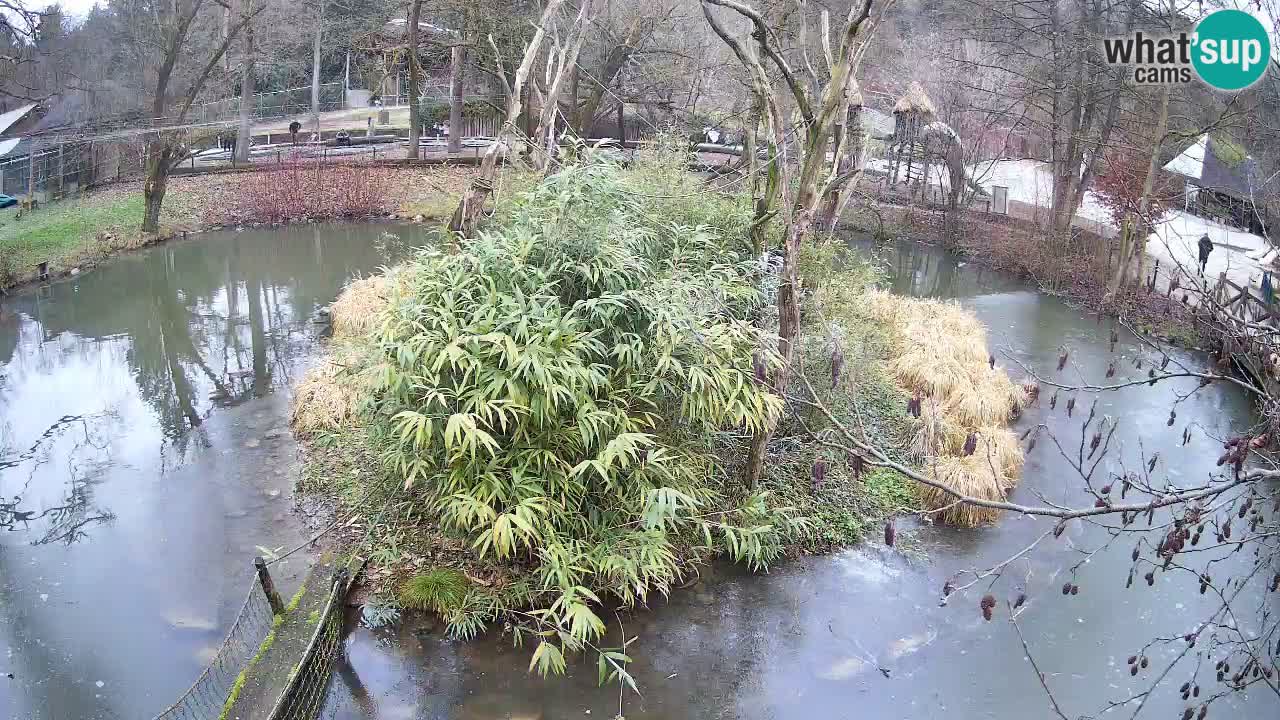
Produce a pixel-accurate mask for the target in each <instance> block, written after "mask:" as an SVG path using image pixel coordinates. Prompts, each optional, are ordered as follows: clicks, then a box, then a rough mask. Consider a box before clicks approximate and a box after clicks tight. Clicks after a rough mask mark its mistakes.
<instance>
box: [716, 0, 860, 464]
mask: <svg viewBox="0 0 1280 720" xmlns="http://www.w3.org/2000/svg"><path fill="white" fill-rule="evenodd" d="M713 5H714V6H718V7H721V8H725V9H728V10H731V11H733V12H734V13H736V14H737V15H738V16H740V17H741V18H743V19H745V20H747V21H748V22H749V23H750V27H751V33H750V36H749V37H750V40H751V41H753V42H751V43H748V42H746V41H744V40H742V39H738V38H736V37H734V35H732V34H731V33H730V32H729V31H728V30H726V29H725V28H724V26H723V25H722V24H721V23H720V21H719V20H718V19H717V18H716V15H715V13H714V12H713V11H712V9H711V6H713ZM871 6H872V0H864V1H863V2H857V3H854V4H853V6H852V7H851V8H850V9H849V12H848V15H847V16H846V18H845V20H844V23H843V27H841V28H840V31H839V33H838V35H837V36H836V42H835V43H834V44H833V43H832V40H831V37H830V35H829V34H826V35H825V36H824V37H822V45H823V47H824V48H827V49H829V52H825V53H824V54H825V55H826V56H828V57H829V58H830V59H831V62H830V69H829V72H828V76H827V78H825V82H822V81H821V80H820V79H819V78H818V76H817V74H816V73H811V76H812V77H811V78H810V80H811V81H812V89H810V88H809V87H808V86H807V85H808V83H806V82H805V81H804V80H803V78H802V77H801V76H800V75H799V74H798V73H797V72H796V71H795V70H793V69H792V67H791V64H790V63H789V62H788V61H787V59H786V58H785V57H784V56H783V54H782V52H781V50H780V44H779V38H778V33H777V32H776V30H775V28H773V27H772V26H771V25H770V23H769V22H768V21H767V20H766V19H765V16H764V15H762V14H761V13H760V12H759V11H758V10H756V9H755V8H754V7H751V6H749V5H746V4H743V3H741V2H738V1H737V0H702V8H703V14H704V16H705V17H706V19H707V22H708V23H709V24H710V25H711V27H712V29H713V30H714V31H715V33H716V35H718V36H719V37H720V38H721V40H723V41H724V43H725V44H726V45H728V46H729V48H730V49H731V50H732V51H733V53H734V55H735V56H737V58H738V59H739V61H740V62H742V64H743V65H744V66H746V68H747V69H748V71H749V72H750V73H751V77H752V84H753V87H754V89H755V93H756V95H757V97H759V98H760V100H761V101H762V102H763V104H764V107H765V108H766V110H765V117H766V122H767V124H768V126H770V127H769V131H768V140H767V142H766V150H767V151H768V152H769V153H770V156H771V158H772V160H771V162H770V168H769V172H770V173H771V174H773V175H776V177H777V184H776V188H777V192H778V193H779V194H784V193H785V194H788V196H787V197H786V198H785V199H783V200H782V206H781V208H780V210H781V214H782V216H783V222H784V229H783V248H782V271H781V276H780V278H779V289H778V353H779V355H780V356H781V357H782V358H783V360H784V363H783V365H782V367H781V368H780V369H778V370H777V371H775V373H774V375H773V377H772V378H770V379H769V381H770V384H771V385H772V386H773V387H774V388H775V389H776V390H777V391H778V392H784V391H785V390H786V387H787V384H788V381H789V380H790V376H791V371H790V366H791V361H792V358H793V356H794V347H795V344H796V342H797V341H798V339H799V334H800V304H799V302H800V299H799V298H800V277H799V268H798V262H799V257H798V256H799V253H800V247H801V245H802V244H803V243H804V242H805V241H806V240H807V239H808V238H809V237H810V236H811V235H812V233H813V230H814V227H813V226H814V216H815V213H816V211H817V208H818V203H819V202H820V201H821V199H822V196H823V190H824V188H825V185H826V183H822V182H821V181H822V179H823V173H824V170H825V169H826V167H827V145H828V141H829V139H830V137H831V133H832V131H833V128H834V125H835V121H836V117H837V114H838V112H839V110H840V109H841V108H842V107H843V108H846V109H847V108H848V106H849V103H850V102H851V100H850V99H849V92H850V89H851V87H852V86H853V85H854V83H853V80H852V78H853V77H854V76H855V75H856V69H857V61H858V58H859V57H860V52H859V48H860V46H861V39H862V37H861V33H862V32H863V30H864V29H865V27H864V25H865V24H866V23H867V21H868V19H869V18H870V17H871ZM823 15H824V16H825V13H823ZM828 26H829V22H825V21H824V22H823V23H822V28H823V29H824V30H825V29H826V28H827V27H828ZM766 61H767V62H769V63H770V64H771V65H772V67H773V68H774V69H775V70H776V72H777V73H778V74H779V75H780V76H781V79H782V80H783V81H784V83H785V86H786V88H787V92H788V93H789V98H788V99H789V100H790V101H791V102H792V103H793V104H794V106H795V109H796V113H797V115H798V116H799V118H800V120H799V127H798V128H797V132H798V133H800V134H801V135H802V137H803V140H802V143H801V145H800V148H801V150H800V153H801V155H800V171H799V174H798V176H797V177H796V178H795V179H794V181H793V180H792V179H791V178H790V177H789V175H790V173H789V171H788V169H787V163H786V158H785V157H784V156H783V152H782V150H783V148H784V147H785V146H784V145H783V144H782V138H783V137H784V136H785V134H786V131H785V126H784V124H783V120H782V112H781V109H780V97H779V94H780V91H779V90H778V89H776V88H775V87H774V83H773V82H772V80H771V78H770V76H769V72H768V71H767V70H766V69H765V65H764V63H765V62H766ZM846 179H847V178H846ZM770 182H771V183H772V182H773V178H771V179H770ZM770 202H771V200H770V201H766V203H765V207H764V208H763V215H759V214H758V217H757V222H758V223H759V222H762V221H763V220H764V219H767V218H768V217H769V215H770V214H771V213H772V212H773V210H772V208H770V207H769V204H770ZM772 435H773V433H772V430H770V431H768V432H761V433H757V434H756V436H755V437H754V438H753V439H752V442H751V454H750V458H749V459H748V461H747V466H746V481H747V484H748V485H749V486H751V487H754V486H755V485H756V484H757V483H758V481H759V478H760V475H761V473H762V471H763V467H764V456H765V448H766V447H767V446H768V443H769V440H770V438H771V437H772Z"/></svg>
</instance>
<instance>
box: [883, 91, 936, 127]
mask: <svg viewBox="0 0 1280 720" xmlns="http://www.w3.org/2000/svg"><path fill="white" fill-rule="evenodd" d="M893 114H894V115H900V114H908V115H909V114H918V115H920V116H922V117H924V118H925V122H932V120H933V116H934V115H936V114H937V108H935V107H934V106H933V101H932V100H930V99H929V96H928V95H926V94H925V92H924V88H923V87H921V85H920V83H918V82H914V81H913V82H912V83H911V85H910V86H908V87H907V92H906V94H905V95H903V96H902V97H900V98H898V102H896V103H894V105H893Z"/></svg>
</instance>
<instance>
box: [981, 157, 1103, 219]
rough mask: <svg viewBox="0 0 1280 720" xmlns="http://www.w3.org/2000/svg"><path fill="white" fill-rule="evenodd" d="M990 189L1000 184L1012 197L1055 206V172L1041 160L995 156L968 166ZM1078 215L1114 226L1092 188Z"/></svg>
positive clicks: (1036, 203) (1017, 200)
mask: <svg viewBox="0 0 1280 720" xmlns="http://www.w3.org/2000/svg"><path fill="white" fill-rule="evenodd" d="M965 170H966V172H968V173H969V175H970V177H972V178H974V180H976V181H977V182H978V184H979V185H981V186H982V189H984V190H986V191H987V192H988V193H990V192H991V188H992V187H995V186H997V185H999V186H1002V187H1006V188H1009V199H1010V200H1012V201H1015V202H1020V203H1025V204H1027V205H1035V206H1038V207H1043V208H1049V207H1053V172H1052V171H1051V170H1050V169H1049V164H1048V163H1044V162H1040V161H1039V160H991V161H988V162H980V163H976V164H974V165H969V166H968V167H967V168H965ZM1076 217H1080V218H1084V219H1086V220H1092V221H1094V222H1097V223H1102V224H1104V225H1107V226H1111V211H1110V210H1108V209H1107V208H1106V206H1105V205H1103V204H1102V203H1101V202H1100V201H1099V200H1098V196H1097V195H1095V194H1094V193H1093V192H1091V191H1086V192H1085V194H1084V199H1083V200H1082V201H1081V202H1080V209H1079V210H1077V211H1076Z"/></svg>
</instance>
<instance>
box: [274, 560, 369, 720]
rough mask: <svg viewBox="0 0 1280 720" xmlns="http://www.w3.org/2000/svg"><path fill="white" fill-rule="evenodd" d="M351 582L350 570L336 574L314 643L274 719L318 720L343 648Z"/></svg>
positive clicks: (292, 680) (296, 668)
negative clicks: (344, 611)
mask: <svg viewBox="0 0 1280 720" xmlns="http://www.w3.org/2000/svg"><path fill="white" fill-rule="evenodd" d="M350 585H351V580H350V573H349V572H348V571H346V570H340V571H338V572H337V573H336V574H335V575H334V578H333V587H332V589H331V591H330V593H329V600H328V602H326V603H325V606H324V610H322V611H321V614H320V618H319V621H318V622H317V623H316V629H315V632H314V633H313V634H312V636H311V642H309V643H307V649H306V650H305V651H304V652H303V654H302V659H301V660H299V661H298V664H297V666H295V667H294V670H293V672H292V673H291V674H290V675H289V683H288V685H286V686H285V689H284V692H282V693H281V694H280V699H279V700H278V701H276V705H275V707H274V708H273V709H272V711H271V716H270V720H315V718H316V717H318V716H319V715H320V710H321V709H322V708H323V706H324V697H325V691H326V690H328V687H329V676H330V675H332V674H333V664H334V661H335V660H336V659H337V657H338V653H339V652H341V651H342V623H343V608H344V607H345V606H346V597H347V590H348V589H349V588H350Z"/></svg>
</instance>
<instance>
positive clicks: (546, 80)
mask: <svg viewBox="0 0 1280 720" xmlns="http://www.w3.org/2000/svg"><path fill="white" fill-rule="evenodd" d="M594 4H595V3H594V1H593V0H584V1H583V3H582V5H581V6H579V8H578V14H577V16H576V17H575V18H574V20H573V22H572V24H571V25H570V26H569V34H568V37H566V38H565V39H564V40H563V42H562V41H561V39H560V35H559V32H558V31H557V30H556V29H555V27H554V26H553V28H552V36H551V51H550V52H549V53H548V54H547V64H546V72H545V74H544V77H543V81H542V83H541V84H536V85H535V87H537V88H538V89H539V90H540V91H541V97H540V98H539V100H540V104H541V107H542V110H541V112H540V113H539V114H538V129H537V133H536V134H535V137H536V138H537V143H538V144H540V145H541V146H542V152H536V151H535V152H534V154H533V164H534V167H536V168H538V169H539V170H541V171H543V172H546V173H549V172H551V170H552V169H553V168H554V167H555V163H554V161H555V157H556V154H557V153H556V116H557V115H559V114H560V92H561V90H562V89H563V87H564V82H565V80H566V79H567V78H569V77H570V75H576V71H577V65H578V53H579V52H581V51H582V43H583V42H584V41H585V40H586V36H587V27H588V25H589V24H590V23H591V22H592V21H593V19H594V14H593V12H592V7H593V5H594ZM574 101H575V102H576V98H575V99H574Z"/></svg>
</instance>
